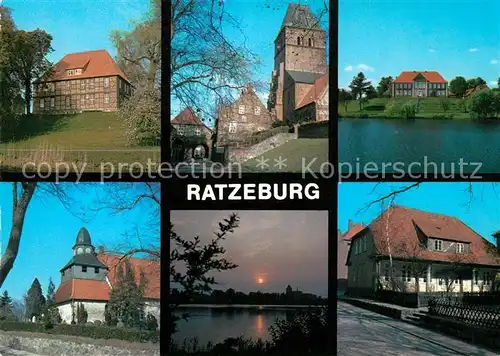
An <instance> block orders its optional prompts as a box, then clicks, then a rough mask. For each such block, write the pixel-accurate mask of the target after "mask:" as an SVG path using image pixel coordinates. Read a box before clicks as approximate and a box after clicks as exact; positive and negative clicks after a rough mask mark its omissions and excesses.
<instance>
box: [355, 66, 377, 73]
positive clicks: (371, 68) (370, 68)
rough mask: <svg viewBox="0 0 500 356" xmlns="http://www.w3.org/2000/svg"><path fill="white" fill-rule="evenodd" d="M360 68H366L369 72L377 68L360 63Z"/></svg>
mask: <svg viewBox="0 0 500 356" xmlns="http://www.w3.org/2000/svg"><path fill="white" fill-rule="evenodd" d="M358 69H361V70H365V71H367V72H373V71H375V68H373V67H370V66H369V65H368V64H358Z"/></svg>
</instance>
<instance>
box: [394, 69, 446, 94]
mask: <svg viewBox="0 0 500 356" xmlns="http://www.w3.org/2000/svg"><path fill="white" fill-rule="evenodd" d="M448 94H449V89H448V82H447V81H446V79H444V78H443V76H442V75H441V74H439V73H438V72H435V71H405V72H401V74H400V75H398V76H397V77H396V79H394V81H393V82H392V87H391V96H392V97H401V96H411V97H434V96H438V97H447V96H448Z"/></svg>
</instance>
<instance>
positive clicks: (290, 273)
mask: <svg viewBox="0 0 500 356" xmlns="http://www.w3.org/2000/svg"><path fill="white" fill-rule="evenodd" d="M231 213H232V211H172V212H171V215H170V220H171V221H172V223H173V224H174V229H175V231H176V232H177V233H178V234H179V235H180V236H182V237H184V238H186V239H192V238H193V237H194V236H196V235H199V236H200V239H201V242H202V243H207V242H209V241H210V239H211V238H212V235H213V234H212V233H213V232H214V231H217V225H218V222H219V221H220V220H222V219H223V218H225V217H228V216H229V215H230V214H231ZM235 213H238V214H239V216H240V227H239V228H238V229H236V230H235V232H234V234H233V235H232V236H229V237H228V238H227V240H226V241H224V243H223V246H224V247H225V248H226V250H227V256H228V257H230V258H231V260H232V261H233V262H234V263H236V264H238V265H239V267H238V268H236V269H234V270H231V271H225V272H220V273H216V274H215V275H214V276H215V278H216V281H218V282H219V283H220V284H219V285H218V286H215V287H214V289H222V290H226V289H228V288H233V289H235V290H236V291H241V292H245V293H248V292H256V291H257V290H260V291H261V292H285V288H286V286H287V285H288V284H289V285H290V286H292V288H293V289H294V290H295V289H296V288H297V287H298V288H299V290H301V291H303V292H305V293H314V294H317V295H321V296H323V297H327V296H328V212H326V211H241V212H237V211H235ZM259 282H262V283H259Z"/></svg>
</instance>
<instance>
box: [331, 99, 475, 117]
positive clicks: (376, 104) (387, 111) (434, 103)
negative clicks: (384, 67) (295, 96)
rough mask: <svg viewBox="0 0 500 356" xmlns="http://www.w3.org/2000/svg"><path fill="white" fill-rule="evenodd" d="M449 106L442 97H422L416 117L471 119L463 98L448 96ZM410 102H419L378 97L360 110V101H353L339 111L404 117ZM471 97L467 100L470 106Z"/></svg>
mask: <svg viewBox="0 0 500 356" xmlns="http://www.w3.org/2000/svg"><path fill="white" fill-rule="evenodd" d="M446 101H447V102H448V104H449V108H448V109H447V110H446V111H445V110H444V109H443V106H442V104H441V98H420V100H419V104H418V112H417V115H416V118H425V119H445V118H448V119H470V112H469V111H468V109H464V107H463V106H462V105H461V103H462V101H461V99H456V98H447V99H446ZM408 103H414V104H416V103H417V99H416V98H412V97H407V98H376V99H371V100H369V101H368V102H367V103H365V104H364V105H363V108H362V109H361V110H360V107H359V101H351V102H349V104H348V105H347V110H346V108H345V107H344V105H339V106H338V113H339V114H340V116H342V117H367V118H377V117H380V118H402V114H401V111H402V109H403V106H404V105H405V104H408ZM469 104H470V99H467V100H465V106H466V107H468V106H469Z"/></svg>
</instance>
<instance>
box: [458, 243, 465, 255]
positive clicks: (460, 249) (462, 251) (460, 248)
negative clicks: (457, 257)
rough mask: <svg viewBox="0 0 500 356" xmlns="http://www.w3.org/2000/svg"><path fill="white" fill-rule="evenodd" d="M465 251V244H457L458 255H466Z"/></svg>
mask: <svg viewBox="0 0 500 356" xmlns="http://www.w3.org/2000/svg"><path fill="white" fill-rule="evenodd" d="M464 251H465V249H464V244H463V243H461V242H459V243H457V253H464Z"/></svg>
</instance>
